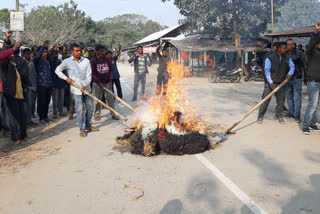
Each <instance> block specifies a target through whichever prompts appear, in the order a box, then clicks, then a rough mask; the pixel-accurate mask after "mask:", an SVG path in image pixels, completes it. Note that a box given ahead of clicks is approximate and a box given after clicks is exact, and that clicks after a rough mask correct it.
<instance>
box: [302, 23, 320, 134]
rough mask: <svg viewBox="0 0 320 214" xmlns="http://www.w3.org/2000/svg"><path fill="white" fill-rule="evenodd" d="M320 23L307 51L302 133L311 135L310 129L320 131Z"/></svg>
mask: <svg viewBox="0 0 320 214" xmlns="http://www.w3.org/2000/svg"><path fill="white" fill-rule="evenodd" d="M319 31H320V22H317V23H316V26H315V29H314V33H313V34H312V36H311V39H310V42H309V46H308V49H307V58H308V70H307V81H308V89H307V93H308V97H309V101H308V107H307V109H306V113H305V116H304V121H303V129H302V133H303V134H306V135H309V134H310V129H311V130H313V131H320V129H319V128H318V127H317V125H316V123H317V122H319V116H318V113H319V112H317V108H319V103H320V99H319V97H320V35H319Z"/></svg>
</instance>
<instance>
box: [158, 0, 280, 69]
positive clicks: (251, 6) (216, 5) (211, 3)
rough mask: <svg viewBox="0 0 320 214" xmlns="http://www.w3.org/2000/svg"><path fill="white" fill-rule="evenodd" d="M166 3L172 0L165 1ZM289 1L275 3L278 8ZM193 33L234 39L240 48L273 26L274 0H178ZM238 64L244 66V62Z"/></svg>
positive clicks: (277, 0) (178, 5)
mask: <svg viewBox="0 0 320 214" xmlns="http://www.w3.org/2000/svg"><path fill="white" fill-rule="evenodd" d="M161 1H163V2H165V1H170V0H161ZM284 2H285V0H274V4H275V5H276V7H275V17H277V16H279V15H280V13H279V12H278V10H277V8H278V6H279V5H282V4H283V3H284ZM174 4H175V5H176V6H177V7H178V8H179V9H180V13H181V14H182V15H183V16H185V17H186V18H185V20H183V22H186V23H189V26H190V29H191V30H192V31H197V32H204V33H210V34H212V35H213V36H215V38H216V39H231V38H232V39H233V41H234V45H235V46H236V47H240V46H241V42H240V39H241V38H253V37H257V36H259V35H261V34H262V33H264V32H265V30H266V29H267V24H268V23H270V22H271V4H270V0H225V1H222V0H174ZM239 55H240V54H238V58H237V64H238V65H239V64H240V58H239Z"/></svg>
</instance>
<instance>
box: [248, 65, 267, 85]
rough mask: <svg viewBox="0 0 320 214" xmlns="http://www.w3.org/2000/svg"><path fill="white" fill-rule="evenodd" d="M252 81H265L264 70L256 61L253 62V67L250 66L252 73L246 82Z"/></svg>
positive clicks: (250, 72)
mask: <svg viewBox="0 0 320 214" xmlns="http://www.w3.org/2000/svg"><path fill="white" fill-rule="evenodd" d="M251 79H252V80H254V81H264V79H265V75H264V71H263V69H262V68H261V66H260V65H258V64H257V63H256V61H255V60H252V66H250V71H249V73H248V76H247V77H246V78H245V79H244V81H246V82H248V81H249V80H251Z"/></svg>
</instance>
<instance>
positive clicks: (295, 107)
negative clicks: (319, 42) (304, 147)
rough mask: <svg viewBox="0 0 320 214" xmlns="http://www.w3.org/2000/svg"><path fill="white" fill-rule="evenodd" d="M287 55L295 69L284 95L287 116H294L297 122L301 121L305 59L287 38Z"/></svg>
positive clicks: (305, 68)
mask: <svg viewBox="0 0 320 214" xmlns="http://www.w3.org/2000/svg"><path fill="white" fill-rule="evenodd" d="M287 48H288V55H289V56H290V57H291V59H292V61H293V63H294V65H295V70H294V74H293V76H292V77H291V80H290V81H289V82H288V83H287V85H286V96H287V103H288V113H289V115H288V116H289V117H294V118H295V119H296V121H297V122H298V123H301V119H300V114H301V104H302V94H301V93H302V82H303V81H302V78H304V80H305V78H306V70H307V65H306V60H305V56H304V53H303V52H301V51H299V50H297V49H296V48H295V43H294V41H293V40H292V39H288V40H287Z"/></svg>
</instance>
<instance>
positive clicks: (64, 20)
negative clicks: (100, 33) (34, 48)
mask: <svg viewBox="0 0 320 214" xmlns="http://www.w3.org/2000/svg"><path fill="white" fill-rule="evenodd" d="M77 6H78V5H77V4H76V3H75V2H74V1H70V3H64V4H62V5H59V6H57V7H54V6H40V7H37V8H34V9H32V10H31V12H30V13H29V14H27V15H26V19H25V32H24V35H25V36H26V38H27V39H28V40H29V41H30V42H31V43H33V44H37V45H39V44H42V42H43V41H44V40H50V41H51V42H54V43H66V42H72V41H77V42H82V43H86V42H88V40H89V35H90V29H91V28H92V25H94V22H93V21H92V20H91V18H89V17H87V16H86V14H85V13H84V12H83V11H81V10H78V9H77ZM87 30H89V32H88V31H87Z"/></svg>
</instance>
